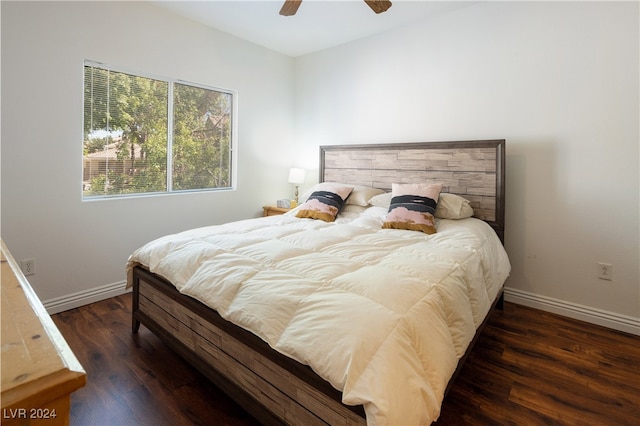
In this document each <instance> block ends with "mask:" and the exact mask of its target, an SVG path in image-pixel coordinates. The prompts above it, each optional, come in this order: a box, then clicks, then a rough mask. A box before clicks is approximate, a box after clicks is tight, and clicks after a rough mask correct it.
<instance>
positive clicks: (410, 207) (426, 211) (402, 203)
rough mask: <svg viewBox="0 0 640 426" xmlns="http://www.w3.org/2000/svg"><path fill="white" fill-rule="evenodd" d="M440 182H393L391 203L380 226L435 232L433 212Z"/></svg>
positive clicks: (440, 186) (439, 189) (426, 232)
mask: <svg viewBox="0 0 640 426" xmlns="http://www.w3.org/2000/svg"><path fill="white" fill-rule="evenodd" d="M440 191H442V184H440V183H438V184H424V183H407V184H398V183H394V184H392V187H391V194H392V198H391V205H390V206H389V212H388V213H387V217H386V218H385V220H384V222H383V224H382V227H383V228H388V229H407V230H411V231H420V232H424V233H425V234H435V233H436V223H435V222H436V221H435V217H434V213H435V211H436V205H437V203H438V197H439V196H440Z"/></svg>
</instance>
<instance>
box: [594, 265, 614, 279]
mask: <svg viewBox="0 0 640 426" xmlns="http://www.w3.org/2000/svg"><path fill="white" fill-rule="evenodd" d="M598 278H599V279H601V280H607V281H613V265H612V264H610V263H605V262H598Z"/></svg>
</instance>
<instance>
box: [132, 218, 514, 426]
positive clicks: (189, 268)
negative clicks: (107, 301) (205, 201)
mask: <svg viewBox="0 0 640 426" xmlns="http://www.w3.org/2000/svg"><path fill="white" fill-rule="evenodd" d="M386 212H387V210H386V209H384V208H380V207H369V208H362V207H357V206H346V208H345V210H343V211H342V212H341V214H340V215H339V216H338V219H337V220H336V221H335V222H331V223H329V222H324V221H321V220H313V219H300V218H296V217H295V212H290V213H288V214H285V215H282V216H269V217H263V218H256V219H250V220H244V221H238V222H233V223H229V224H225V225H217V226H209V227H203V228H198V229H193V230H189V231H185V232H182V233H178V234H173V235H168V236H165V237H162V238H159V239H157V240H154V241H151V242H149V243H148V244H145V245H144V246H143V247H141V248H139V249H138V250H136V251H135V252H134V253H133V254H132V255H131V257H130V258H129V261H128V263H127V268H128V271H129V277H130V278H129V284H131V270H132V269H133V267H134V266H136V265H143V266H144V267H146V268H147V269H148V270H149V271H151V272H153V273H155V274H158V275H160V276H162V277H163V278H165V279H167V280H168V281H170V282H171V283H172V284H173V285H175V287H176V288H177V289H178V291H180V292H181V293H183V294H186V295H188V296H191V297H193V298H195V299H197V300H199V301H201V302H203V303H204V304H206V305H207V306H209V307H211V308H212V309H215V310H216V311H217V312H218V313H219V314H220V315H221V316H222V317H223V318H225V319H226V320H228V321H230V322H233V323H235V324H237V325H239V326H241V327H243V328H245V329H247V330H249V331H251V332H252V333H254V334H255V335H257V336H259V337H260V338H261V339H262V340H264V341H265V342H267V343H268V344H269V345H270V346H271V347H272V348H273V349H274V350H276V351H278V352H280V353H282V354H284V355H286V356H288V357H290V358H293V359H295V360H297V361H299V362H301V363H303V364H306V365H309V366H310V367H311V368H312V369H313V370H314V371H315V372H316V373H317V374H318V375H319V376H321V377H322V378H324V379H325V380H327V381H328V382H329V383H331V385H332V386H333V387H335V388H336V389H338V390H339V391H341V392H342V402H343V403H345V404H347V405H363V406H364V409H365V412H366V416H367V422H368V423H369V424H429V423H431V422H432V421H434V420H436V419H437V418H438V416H439V413H440V406H441V404H442V399H443V397H444V391H445V388H446V386H447V383H448V381H449V379H450V378H451V376H452V374H453V372H454V370H455V369H456V366H457V363H458V360H459V359H460V357H462V355H463V354H464V352H465V350H466V348H467V346H468V345H469V343H470V342H471V340H472V338H473V336H474V334H475V332H476V329H477V327H478V326H479V325H480V324H481V323H482V321H483V319H484V318H485V316H486V314H487V313H488V311H489V309H490V307H491V305H492V302H493V301H494V300H495V298H496V296H497V295H498V293H499V292H500V290H501V288H502V286H503V284H504V281H505V280H506V278H507V276H508V274H509V272H510V264H509V260H508V257H507V254H506V252H505V250H504V248H503V246H502V244H501V242H500V240H499V239H498V237H497V236H496V234H495V232H494V231H493V229H492V228H491V227H490V226H489V225H488V224H487V223H485V222H483V221H481V220H478V219H475V218H467V219H462V220H446V219H438V221H437V223H436V226H437V231H438V232H437V233H436V234H432V235H427V234H424V233H421V232H415V231H405V230H395V229H383V228H382V222H383V219H384V217H385V214H386Z"/></svg>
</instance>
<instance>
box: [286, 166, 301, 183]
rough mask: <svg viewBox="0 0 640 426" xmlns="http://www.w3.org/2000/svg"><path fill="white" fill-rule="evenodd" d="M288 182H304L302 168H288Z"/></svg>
mask: <svg viewBox="0 0 640 426" xmlns="http://www.w3.org/2000/svg"><path fill="white" fill-rule="evenodd" d="M289 183H295V184H301V183H304V169H296V168H292V169H289Z"/></svg>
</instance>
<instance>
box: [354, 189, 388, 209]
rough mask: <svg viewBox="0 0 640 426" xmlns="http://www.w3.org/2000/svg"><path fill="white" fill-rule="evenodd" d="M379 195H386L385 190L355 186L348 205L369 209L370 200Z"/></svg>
mask: <svg viewBox="0 0 640 426" xmlns="http://www.w3.org/2000/svg"><path fill="white" fill-rule="evenodd" d="M378 194H384V189H378V188H374V187H371V186H364V185H353V191H352V192H351V195H349V198H347V204H354V205H356V206H362V207H367V206H368V205H369V200H371V198H372V197H373V196H375V195H378Z"/></svg>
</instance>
